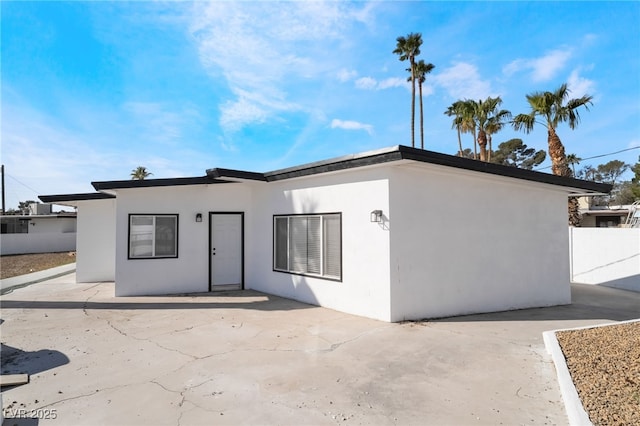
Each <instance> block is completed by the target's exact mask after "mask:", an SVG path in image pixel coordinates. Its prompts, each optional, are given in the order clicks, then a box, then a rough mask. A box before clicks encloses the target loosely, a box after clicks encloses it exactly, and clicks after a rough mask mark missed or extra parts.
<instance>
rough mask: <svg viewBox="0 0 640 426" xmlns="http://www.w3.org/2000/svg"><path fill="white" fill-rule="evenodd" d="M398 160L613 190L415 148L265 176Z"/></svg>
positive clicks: (300, 174)
mask: <svg viewBox="0 0 640 426" xmlns="http://www.w3.org/2000/svg"><path fill="white" fill-rule="evenodd" d="M399 160H413V161H418V162H422V163H430V164H436V165H441V166H447V167H454V168H457V169H463V170H471V171H475V172H481V173H488V174H493V175H498V176H505V177H511V178H516V179H522V180H528V181H532V182H540V183H546V184H551V185H557V186H562V187H566V188H576V189H581V190H585V191H593V192H598V193H607V192H610V191H611V188H612V186H611V185H609V184H604V183H597V182H591V181H586V180H580V179H573V178H567V177H561V176H555V175H551V174H547V173H541V172H534V171H532V170H526V169H520V168H517V167H510V166H504V165H502V164H493V163H486V162H484V161H478V160H473V159H469V158H463V157H457V156H453V155H448V154H442V153H439V152H433V151H427V150H424V149H418V148H412V147H408V146H404V145H398V146H396V147H391V148H386V149H381V150H378V151H372V152H364V153H361V154H355V155H347V156H343V157H338V158H333V159H329V160H323V161H317V162H314V163H309V164H303V165H301V166H296V167H290V168H287V169H281V170H275V171H272V172H268V173H265V174H264V175H265V177H266V178H267V181H268V182H272V181H278V180H284V179H293V178H298V177H303V176H310V175H314V174H320V173H327V172H334V171H339V170H346V169H351V168H356V167H363V166H370V165H376V164H382V163H388V162H392V161H399Z"/></svg>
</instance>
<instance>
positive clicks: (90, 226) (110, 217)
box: [76, 199, 116, 282]
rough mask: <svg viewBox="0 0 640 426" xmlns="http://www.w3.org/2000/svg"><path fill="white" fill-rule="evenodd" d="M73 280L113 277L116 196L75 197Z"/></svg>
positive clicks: (91, 280) (85, 280)
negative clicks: (75, 235) (111, 197)
mask: <svg viewBox="0 0 640 426" xmlns="http://www.w3.org/2000/svg"><path fill="white" fill-rule="evenodd" d="M77 206H78V222H77V227H78V234H77V243H76V281H77V282H98V281H113V280H114V279H115V268H116V267H115V254H116V222H115V214H116V200H115V199H104V200H86V201H78V202H77Z"/></svg>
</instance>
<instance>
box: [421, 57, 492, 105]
mask: <svg viewBox="0 0 640 426" xmlns="http://www.w3.org/2000/svg"><path fill="white" fill-rule="evenodd" d="M433 81H434V82H435V83H436V84H437V85H439V86H442V87H443V88H444V89H445V90H446V91H447V93H449V95H450V96H451V97H452V98H454V99H482V98H486V97H487V96H492V95H493V93H492V89H491V83H490V82H489V81H487V80H483V79H482V78H480V74H479V73H478V67H476V66H475V65H472V64H468V63H466V62H458V63H456V64H454V65H453V66H451V67H449V68H445V69H444V70H443V71H442V72H440V73H439V74H436V75H434V76H433ZM430 90H431V91H433V88H430Z"/></svg>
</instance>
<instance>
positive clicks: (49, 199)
mask: <svg viewBox="0 0 640 426" xmlns="http://www.w3.org/2000/svg"><path fill="white" fill-rule="evenodd" d="M38 198H39V199H40V201H42V202H43V203H53V204H56V203H65V202H70V201H87V200H104V199H108V198H116V196H115V195H111V194H104V193H102V192H89V193H84V194H59V195H40V196H38Z"/></svg>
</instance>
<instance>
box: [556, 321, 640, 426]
mask: <svg viewBox="0 0 640 426" xmlns="http://www.w3.org/2000/svg"><path fill="white" fill-rule="evenodd" d="M556 335H557V338H558V342H559V343H560V347H561V348H562V352H563V353H564V356H565V359H566V360H567V367H568V368H569V372H570V373H571V378H572V380H573V383H574V384H575V386H576V390H577V391H578V395H579V396H580V400H581V401H582V405H583V406H584V409H585V411H586V412H587V414H588V415H589V418H590V419H591V422H592V423H593V424H594V425H596V426H600V425H640V322H633V323H626V324H617V325H611V326H605V327H595V328H588V329H584V330H571V331H560V332H558V333H556Z"/></svg>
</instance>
